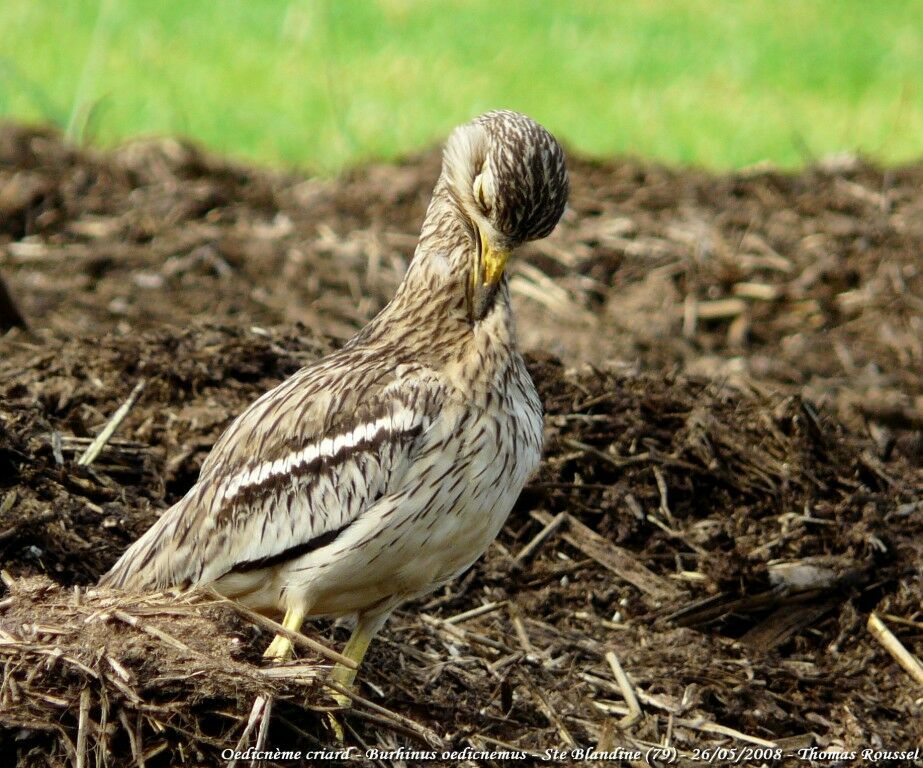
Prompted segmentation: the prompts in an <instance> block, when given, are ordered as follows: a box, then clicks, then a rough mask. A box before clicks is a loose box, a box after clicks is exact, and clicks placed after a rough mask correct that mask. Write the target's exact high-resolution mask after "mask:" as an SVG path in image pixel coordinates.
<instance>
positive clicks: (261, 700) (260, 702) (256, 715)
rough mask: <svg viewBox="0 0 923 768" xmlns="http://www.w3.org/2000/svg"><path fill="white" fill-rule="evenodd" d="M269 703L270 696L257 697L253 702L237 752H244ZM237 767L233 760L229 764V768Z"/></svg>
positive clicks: (236, 748) (235, 749)
mask: <svg viewBox="0 0 923 768" xmlns="http://www.w3.org/2000/svg"><path fill="white" fill-rule="evenodd" d="M268 701H269V697H268V696H257V697H256V698H255V699H254V700H253V706H252V707H251V708H250V717H248V718H247V724H246V725H245V726H244V730H243V733H241V734H240V738H239V739H238V740H237V746H236V747H235V748H234V751H235V752H240V751H241V750H243V748H244V746H245V745H246V743H247V739H249V738H250V734H251V733H252V732H253V729H254V727H255V726H256V724H257V722H259V720H260V715H262V714H263V712H264V711H265V709H266V706H267V703H268ZM261 730H262V729H261ZM236 765H237V760H236V759H235V760H231V761H230V762H229V763H228V768H234V766H236Z"/></svg>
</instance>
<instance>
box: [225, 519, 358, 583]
mask: <svg viewBox="0 0 923 768" xmlns="http://www.w3.org/2000/svg"><path fill="white" fill-rule="evenodd" d="M350 525H352V523H351V522H350V523H347V524H346V525H344V526H342V527H340V528H337V529H336V530H334V531H327V532H326V533H322V534H321V535H320V536H315V537H314V538H313V539H309V540H308V541H303V542H302V543H301V544H296V545H295V546H294V547H289V548H288V549H285V550H282V551H281V552H277V553H276V554H274V555H267V556H266V557H258V558H256V559H255V560H245V561H243V562H241V563H236V564H235V565H234V566H233V567H231V568H230V569H229V570H227V571H225V573H223V574H221V575H222V576H225V575H227V574H228V573H247V572H248V571H257V570H259V569H260V568H271V567H272V566H274V565H278V564H279V563H284V562H287V561H289V560H295V559H296V558H299V557H301V556H302V555H306V554H308V552H313V551H314V550H315V549H320V548H321V547H325V546H327V545H328V544H330V543H331V542H333V541H335V540H336V538H337V536H339V535H340V534H341V533H343V531H345V530H346V529H347V528H349V526H350ZM218 578H221V577H220V576H219V577H218Z"/></svg>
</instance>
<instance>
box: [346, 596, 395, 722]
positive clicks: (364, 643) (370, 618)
mask: <svg viewBox="0 0 923 768" xmlns="http://www.w3.org/2000/svg"><path fill="white" fill-rule="evenodd" d="M390 613H391V611H386V612H385V613H374V614H361V613H360V614H359V617H358V621H357V622H356V628H355V629H354V630H353V633H352V635H351V636H350V638H349V642H347V643H346V647H345V648H344V649H343V655H344V656H345V657H346V658H347V659H352V660H353V661H354V662H356V666H357V667H358V666H359V665H361V664H362V660H363V659H364V658H365V653H366V651H368V649H369V645H370V644H371V642H372V640H373V638H374V637H375V635H377V634H378V630H379V629H381V628H382V627H383V626H384V623H385V622H386V621H387V620H388V615H389V614H390ZM357 671H358V670H356V669H350V668H349V667H346V666H344V665H342V664H337V665H336V666H335V667H334V668H333V674H332V675H331V676H332V678H333V680H334V681H336V682H337V683H339V684H340V685H342V686H343V687H344V688H351V687H352V684H353V681H354V680H355V679H356V672H357ZM333 698H334V699H335V700H336V702H337V703H338V704H340V705H341V706H343V707H348V706H349V705H350V699H349V697H348V696H346V695H345V694H342V693H339V692H337V693H334V695H333Z"/></svg>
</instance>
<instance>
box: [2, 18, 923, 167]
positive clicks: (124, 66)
mask: <svg viewBox="0 0 923 768" xmlns="http://www.w3.org/2000/svg"><path fill="white" fill-rule="evenodd" d="M495 106H507V107H512V108H515V109H519V110H522V111H524V112H527V113H529V114H530V115H532V116H534V117H536V118H537V119H539V120H541V121H542V122H544V123H545V124H546V125H548V127H550V128H551V129H552V130H554V131H555V132H556V133H558V134H559V135H560V136H561V137H563V138H564V139H565V140H566V141H567V142H568V143H569V144H570V145H571V146H572V147H573V148H576V149H579V150H582V151H584V152H586V153H589V154H594V155H613V154H626V153H627V154H632V155H637V156H641V157H644V158H649V159H657V160H662V161H666V162H668V163H671V164H697V165H704V166H707V167H710V168H714V169H724V168H731V167H741V166H746V165H750V164H754V163H758V162H764V161H768V162H770V163H773V164H776V165H781V166H797V165H800V164H802V163H804V162H808V161H810V160H812V159H814V158H818V157H822V156H824V155H827V154H830V153H835V152H841V151H850V152H852V151H859V152H862V153H865V154H869V155H871V156H872V157H874V158H876V159H879V160H882V161H885V162H890V163H895V162H900V161H903V160H907V159H910V158H917V157H920V156H923V2H920V0H886V1H885V0H882V1H881V2H877V1H873V2H869V1H868V0H826V1H825V0H788V1H786V2H781V1H780V0H766V1H762V2H760V1H757V0H752V1H750V2H740V1H739V0H669V1H668V0H638V1H632V2H627V1H626V2H593V1H592V0H576V1H573V2H568V1H567V0H548V1H547V2H542V1H541V0H534V1H532V2H528V1H526V0H503V1H502V2H501V1H499V0H466V1H465V2H462V1H460V0H458V1H456V2H427V1H426V0H377V1H374V0H287V1H281V0H222V1H221V2H217V1H215V2H188V0H124V1H120V0H55V1H54V2H40V1H37V0H4V2H3V3H2V4H0V117H4V118H14V119H20V120H25V121H29V122H45V123H48V122H50V123H53V124H56V125H58V126H60V127H61V128H62V129H65V130H67V131H68V132H69V134H70V135H71V136H72V137H73V138H75V139H77V140H84V141H89V142H91V143H95V144H101V145H111V144H113V143H117V142H119V141H122V140H124V139H126V138H129V137H134V136H138V135H149V134H163V135H182V136H187V137H190V138H193V139H195V140H196V141H199V142H201V143H203V144H204V145H206V146H208V147H209V148H211V149H213V150H215V151H217V152H221V153H224V154H227V155H230V156H232V157H236V158H241V159H247V160H252V161H257V162H261V163H266V164H270V165H276V166H298V167H302V168H309V169H315V170H320V171H323V172H335V171H337V170H339V169H341V168H342V167H344V166H345V165H350V164H355V163H358V162H361V161H364V160H367V159H372V158H382V159H388V158H393V157H396V156H399V155H401V154H403V153H406V152H409V151H413V150H415V149H419V148H421V147H424V146H427V145H429V144H431V143H433V142H436V141H438V140H439V139H440V138H441V137H443V136H444V135H445V134H446V132H447V131H448V130H449V129H450V128H451V127H452V126H453V125H455V124H456V123H458V122H461V121H464V120H467V119H468V118H470V117H471V116H473V115H474V114H476V113H478V112H481V111H483V110H485V109H488V108H490V107H495Z"/></svg>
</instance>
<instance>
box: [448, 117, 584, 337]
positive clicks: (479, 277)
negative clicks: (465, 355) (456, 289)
mask: <svg viewBox="0 0 923 768" xmlns="http://www.w3.org/2000/svg"><path fill="white" fill-rule="evenodd" d="M443 176H444V178H445V180H446V182H447V183H448V187H449V189H450V191H451V194H452V196H453V197H454V199H455V200H456V202H457V204H458V207H459V208H460V211H461V213H462V214H463V216H464V218H465V219H466V220H467V222H468V224H469V225H470V228H471V234H472V240H473V242H472V248H471V253H470V259H471V278H470V281H469V286H468V288H469V295H468V307H469V313H470V315H471V317H472V319H474V320H479V319H481V318H482V317H483V316H484V314H485V313H486V312H487V311H488V309H489V308H490V306H491V304H492V302H493V298H494V295H495V294H496V291H497V287H498V286H499V284H500V281H501V279H502V278H503V274H504V268H505V267H506V262H507V259H508V258H509V255H510V252H511V251H512V250H513V249H514V248H516V246H518V245H521V244H522V243H525V242H527V241H529V240H537V239H539V238H542V237H546V236H547V235H548V234H550V233H551V230H553V229H554V227H555V225H556V224H557V223H558V219H560V218H561V214H562V213H563V212H564V206H565V205H566V203H567V192H568V181H567V169H566V166H565V163H564V151H563V150H562V149H561V145H560V144H558V142H557V140H556V139H555V138H554V136H552V135H551V134H550V133H549V132H548V131H546V130H545V129H544V128H543V127H542V126H541V125H539V124H538V123H536V122H535V121H534V120H532V119H530V118H528V117H526V116H525V115H521V114H519V113H518V112H511V111H508V110H497V111H493V112H487V113H485V114H483V115H481V116H480V117H477V118H475V119H474V120H472V121H471V122H470V123H467V124H465V125H462V126H459V127H458V128H456V129H455V130H454V131H453V132H452V135H451V136H450V137H449V140H448V142H447V143H446V147H445V152H444V154H443Z"/></svg>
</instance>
